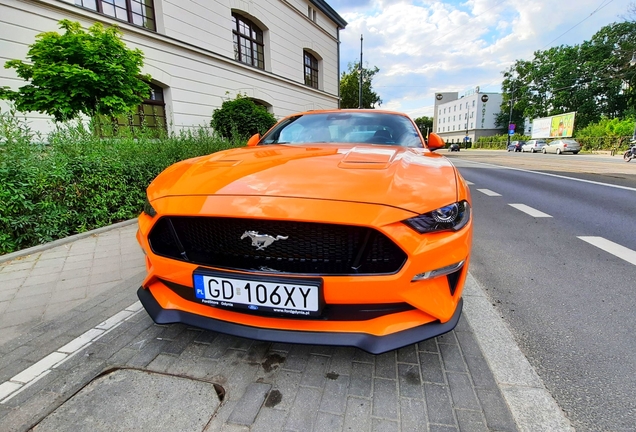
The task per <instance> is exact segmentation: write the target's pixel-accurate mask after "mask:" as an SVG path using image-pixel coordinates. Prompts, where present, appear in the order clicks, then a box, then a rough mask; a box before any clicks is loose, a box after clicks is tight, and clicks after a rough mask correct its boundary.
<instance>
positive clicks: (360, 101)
mask: <svg viewBox="0 0 636 432" xmlns="http://www.w3.org/2000/svg"><path fill="white" fill-rule="evenodd" d="M362 40H363V38H362V35H360V65H359V67H358V75H359V76H360V85H359V86H358V108H362Z"/></svg>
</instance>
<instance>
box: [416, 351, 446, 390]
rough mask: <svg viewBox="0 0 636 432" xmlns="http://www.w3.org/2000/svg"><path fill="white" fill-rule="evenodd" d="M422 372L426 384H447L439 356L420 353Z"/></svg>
mask: <svg viewBox="0 0 636 432" xmlns="http://www.w3.org/2000/svg"><path fill="white" fill-rule="evenodd" d="M420 370H421V372H422V379H423V380H424V381H425V382H430V383H437V384H445V383H446V381H445V379H444V371H443V370H442V362H441V360H440V356H439V354H436V353H429V352H420Z"/></svg>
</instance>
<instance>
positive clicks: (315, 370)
mask: <svg viewBox="0 0 636 432" xmlns="http://www.w3.org/2000/svg"><path fill="white" fill-rule="evenodd" d="M328 362H329V358H328V357H325V356H322V355H311V356H310V357H309V360H308V361H307V367H306V368H305V372H304V373H303V376H302V379H301V381H300V384H301V385H304V386H310V387H320V388H322V387H323V386H324V385H325V380H326V377H325V375H326V373H327V364H328Z"/></svg>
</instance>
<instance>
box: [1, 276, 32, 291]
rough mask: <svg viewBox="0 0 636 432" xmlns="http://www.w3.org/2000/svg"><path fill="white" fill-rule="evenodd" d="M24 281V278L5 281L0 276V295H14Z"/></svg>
mask: <svg viewBox="0 0 636 432" xmlns="http://www.w3.org/2000/svg"><path fill="white" fill-rule="evenodd" d="M25 280H26V277H22V278H16V279H10V280H5V279H4V278H3V277H1V276H0V293H6V292H8V293H14V292H15V291H16V290H17V289H18V288H19V287H20V286H21V285H22V283H23V282H24V281H25Z"/></svg>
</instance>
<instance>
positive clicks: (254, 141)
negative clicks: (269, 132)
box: [247, 134, 261, 147]
mask: <svg viewBox="0 0 636 432" xmlns="http://www.w3.org/2000/svg"><path fill="white" fill-rule="evenodd" d="M260 140H261V134H256V135H252V136H251V137H250V139H248V140H247V146H248V147H256V144H258V142H259V141H260Z"/></svg>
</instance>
